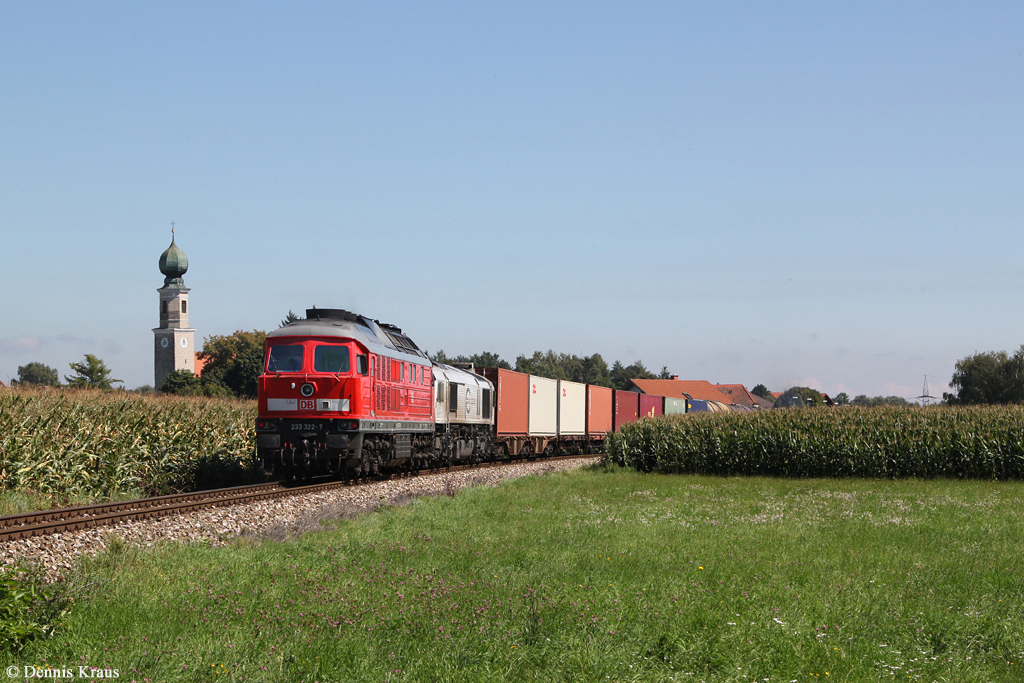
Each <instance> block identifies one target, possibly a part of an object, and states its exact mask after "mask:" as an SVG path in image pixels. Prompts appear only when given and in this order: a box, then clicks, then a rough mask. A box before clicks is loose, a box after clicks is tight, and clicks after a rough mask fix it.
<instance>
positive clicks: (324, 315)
mask: <svg viewBox="0 0 1024 683" xmlns="http://www.w3.org/2000/svg"><path fill="white" fill-rule="evenodd" d="M306 319H307V320H348V321H349V322H353V323H354V322H359V316H358V315H356V314H355V313H352V312H351V311H346V310H343V309H341V308H316V307H315V306H314V307H313V308H307V309H306Z"/></svg>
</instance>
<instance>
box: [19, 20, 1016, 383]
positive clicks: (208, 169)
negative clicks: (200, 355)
mask: <svg viewBox="0 0 1024 683" xmlns="http://www.w3.org/2000/svg"><path fill="white" fill-rule="evenodd" d="M0 10H2V21H0V236H2V254H3V257H2V266H0V285H2V287H3V292H4V295H3V297H2V304H0V306H2V308H0V379H4V380H6V379H7V378H8V377H12V376H16V375H17V367H18V366H19V365H23V364H25V363H27V362H29V361H34V360H38V361H42V362H45V363H47V364H49V365H51V366H54V367H57V368H58V369H59V370H60V371H61V372H62V374H64V373H67V372H68V363H69V362H71V361H77V360H80V359H81V357H82V355H83V354H85V353H96V354H98V355H99V356H100V357H102V358H103V359H104V360H105V361H106V362H107V364H108V365H109V366H110V367H111V368H112V369H113V370H114V374H115V376H117V377H119V378H121V379H123V380H125V383H126V385H127V386H129V387H131V386H136V385H141V384H146V383H152V381H153V335H152V332H151V331H150V330H151V328H153V327H154V326H156V325H157V322H158V298H157V293H156V291H155V290H156V289H157V288H158V287H160V286H161V284H162V276H161V275H160V273H159V272H158V269H157V259H158V257H159V255H160V253H161V252H162V251H163V250H164V249H165V248H166V247H167V245H168V243H169V241H170V232H169V228H170V222H171V221H172V220H173V221H175V222H176V224H177V241H178V244H179V246H180V247H181V248H182V249H183V250H184V251H185V253H186V254H187V255H188V257H189V263H190V269H189V272H188V274H187V275H186V276H185V282H186V284H187V285H188V286H189V287H191V288H192V293H191V295H190V299H191V306H190V315H191V322H192V326H193V327H195V328H197V330H198V333H197V334H198V336H199V337H202V336H207V335H211V334H226V333H230V332H233V331H234V330H237V329H263V330H270V329H273V328H275V327H276V326H277V324H278V321H279V320H280V319H281V318H282V317H284V316H285V314H286V313H287V312H288V310H289V309H291V310H294V311H296V312H297V313H299V312H301V311H302V310H303V309H305V308H307V307H309V306H312V305H314V304H315V305H317V306H319V307H324V308H326V307H338V308H348V309H351V310H356V311H358V312H361V313H364V314H366V315H369V316H371V317H375V318H379V319H380V320H382V321H387V322H392V323H395V324H397V325H399V326H400V327H402V328H404V329H405V330H406V331H407V332H408V333H409V334H410V336H411V337H412V338H413V339H414V340H416V341H417V343H418V344H419V345H420V346H421V347H425V348H427V349H429V350H431V351H435V350H437V349H440V348H443V349H444V350H445V351H446V352H448V353H449V354H455V353H473V352H477V351H483V350H491V351H495V352H497V353H499V354H501V355H502V356H503V357H505V358H507V359H509V360H510V361H514V360H515V356H516V355H518V354H521V353H525V354H529V353H532V352H533V351H534V350H536V349H541V350H547V349H549V348H550V349H554V350H556V351H563V352H572V353H585V354H590V353H594V352H599V353H601V354H602V355H603V356H604V357H605V359H606V360H608V361H609V363H610V362H611V361H612V360H615V359H619V360H622V361H623V362H625V363H630V362H632V361H634V360H636V359H641V360H643V362H644V363H646V364H647V366H648V367H650V368H652V369H654V370H659V369H660V368H661V366H663V365H667V366H668V367H669V369H670V370H671V371H672V372H675V373H678V374H679V375H681V376H682V377H684V378H688V379H707V380H710V381H712V382H722V383H726V382H728V383H734V382H742V383H744V384H746V385H747V386H748V387H752V386H753V385H755V384H757V383H764V384H766V385H767V386H768V387H769V388H771V389H773V390H782V389H785V388H787V387H789V386H792V385H794V384H809V385H812V386H815V387H818V388H820V389H822V390H824V391H828V392H830V393H837V392H839V391H847V392H848V393H850V394H851V395H854V394H860V393H867V394H870V395H875V394H886V395H888V394H897V395H902V396H914V395H916V394H918V393H920V388H921V380H922V376H923V375H925V374H927V375H929V380H930V383H931V387H932V390H933V393H938V392H939V391H941V390H942V389H943V388H944V387H945V383H946V382H948V380H949V378H950V376H951V374H952V371H953V366H954V363H955V362H956V360H957V359H959V358H962V357H964V356H966V355H968V354H970V353H972V352H974V351H985V350H996V349H1006V350H1014V349H1016V348H1017V347H1018V346H1020V345H1021V344H1022V343H1024V322H1022V317H1021V310H1022V308H1024V266H1022V261H1024V259H1022V256H1024V253H1022V252H1024V249H1022V247H1024V236H1022V228H1024V56H1022V52H1024V5H1022V4H1021V3H1019V2H1016V3H1014V2H1006V3H986V2H970V3H968V2H964V3H942V2H920V3H896V5H895V7H894V6H893V3H856V4H850V3H818V2H807V3H750V4H742V3H680V2H669V3H637V2H628V3H627V2H622V3H594V2H580V3H548V2H544V3H524V2H516V3H507V4H504V5H498V4H495V3H465V4H447V3H445V4H442V3H391V4H389V3H384V2H372V3H371V2H367V3H358V4H357V3H334V2H325V3H319V4H316V3H298V2H293V3H278V4H269V3H267V4H259V3H233V4H232V3H206V2H204V3H192V4H189V3H170V4H168V3H127V2H126V3H102V2H90V3H76V2H66V3H48V2H31V3H26V2H12V1H5V2H2V3H0Z"/></svg>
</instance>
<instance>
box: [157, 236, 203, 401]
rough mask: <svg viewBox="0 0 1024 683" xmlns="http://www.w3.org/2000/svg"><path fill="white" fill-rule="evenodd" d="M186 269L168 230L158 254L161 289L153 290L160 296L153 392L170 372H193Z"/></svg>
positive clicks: (194, 357)
mask: <svg viewBox="0 0 1024 683" xmlns="http://www.w3.org/2000/svg"><path fill="white" fill-rule="evenodd" d="M187 270H188V258H187V257H186V256H185V252H183V251H182V250H181V249H179V248H178V245H176V244H175V243H174V229H173V227H172V229H171V246H169V247H167V250H166V251H164V253H163V254H161V255H160V272H161V273H163V274H164V286H163V287H161V288H160V289H158V290H156V291H157V292H158V293H159V294H160V327H156V328H154V329H153V349H154V363H153V370H154V373H153V375H154V377H153V379H154V384H153V386H154V387H156V388H157V389H160V387H162V386H163V384H164V379H165V378H166V377H167V375H169V374H171V372H173V371H174V370H188V371H189V372H192V373H194V372H195V370H196V354H195V341H196V331H195V330H193V329H192V328H190V327H189V326H188V293H189V291H190V290H189V289H188V287H186V286H185V281H184V280H182V279H181V276H182V275H184V274H185V272H186V271H187Z"/></svg>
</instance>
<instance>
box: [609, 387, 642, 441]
mask: <svg viewBox="0 0 1024 683" xmlns="http://www.w3.org/2000/svg"><path fill="white" fill-rule="evenodd" d="M614 404H615V410H614V427H615V431H619V430H620V429H622V425H624V424H628V423H630V422H636V421H637V420H639V419H640V394H638V393H637V392H635V391H619V390H618V389H616V390H615V397H614Z"/></svg>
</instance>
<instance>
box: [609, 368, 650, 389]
mask: <svg viewBox="0 0 1024 683" xmlns="http://www.w3.org/2000/svg"><path fill="white" fill-rule="evenodd" d="M611 376H612V386H613V387H615V388H616V389H620V390H622V391H626V390H628V389H629V387H630V384H631V382H632V380H634V379H658V376H657V375H655V374H654V373H653V372H651V371H650V370H648V369H647V368H646V367H644V364H643V363H642V362H641V361H636V362H635V363H633V364H632V365H627V366H623V365H622V363H620V362H619V361H615V363H614V364H613V365H612V371H611Z"/></svg>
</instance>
